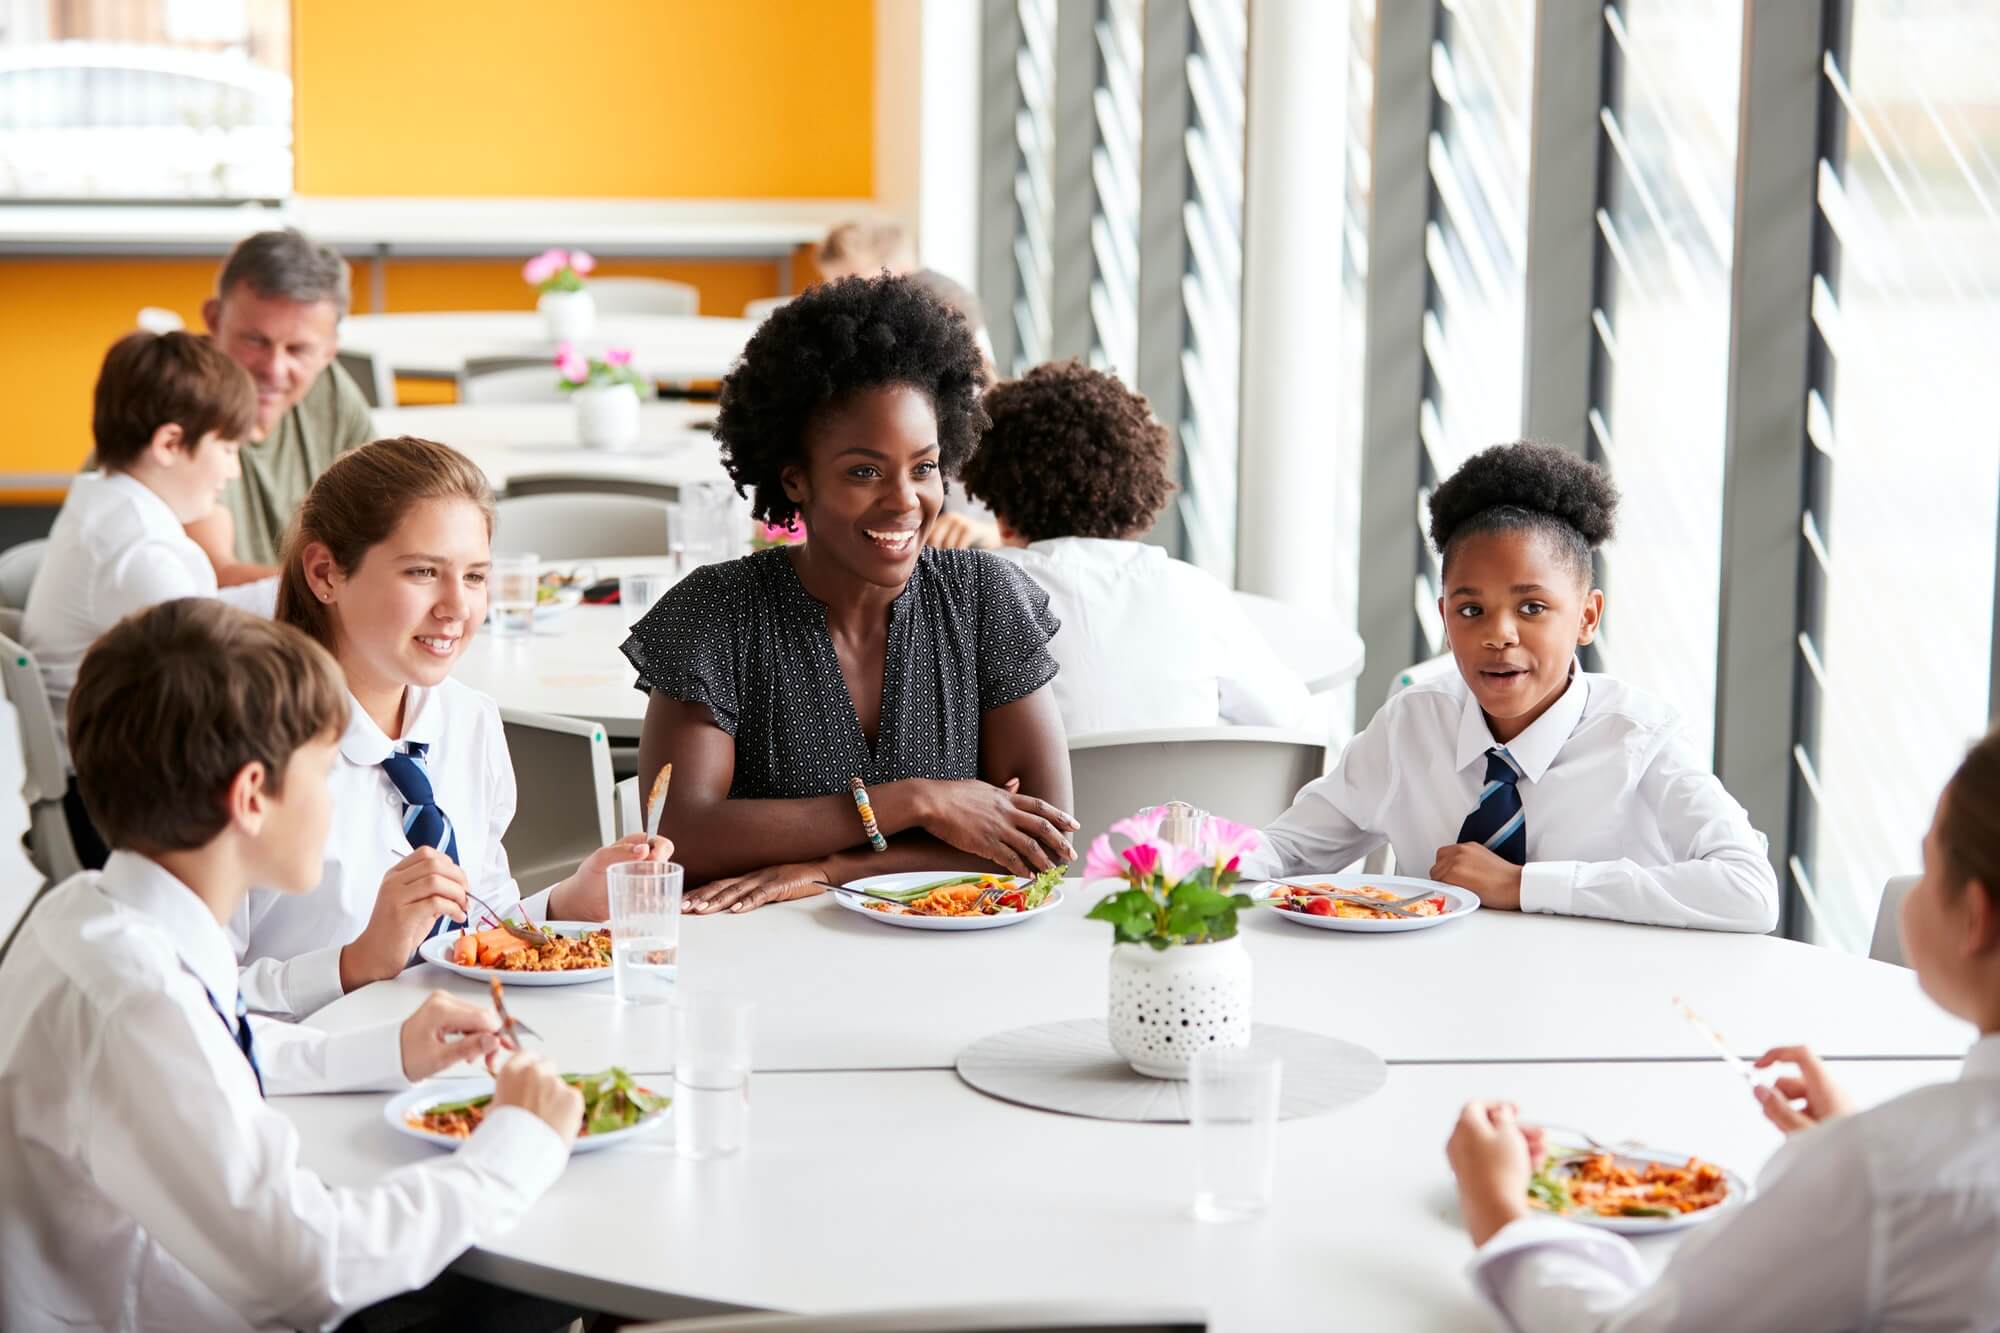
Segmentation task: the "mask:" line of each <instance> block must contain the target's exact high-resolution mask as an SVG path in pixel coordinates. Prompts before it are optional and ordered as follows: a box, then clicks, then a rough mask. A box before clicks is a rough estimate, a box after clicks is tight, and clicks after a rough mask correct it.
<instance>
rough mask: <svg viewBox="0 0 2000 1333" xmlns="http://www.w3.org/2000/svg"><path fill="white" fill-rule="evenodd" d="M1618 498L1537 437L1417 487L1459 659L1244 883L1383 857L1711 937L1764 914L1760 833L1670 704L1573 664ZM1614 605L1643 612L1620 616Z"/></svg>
mask: <svg viewBox="0 0 2000 1333" xmlns="http://www.w3.org/2000/svg"><path fill="white" fill-rule="evenodd" d="M1617 506H1618V493H1617V492H1616V491H1615V490H1614V489H1613V488H1612V486H1611V482H1610V480H1609V479H1608V478H1606V477H1605V475H1604V473H1603V472H1602V471H1600V470H1599V469H1598V468H1597V467H1596V465H1594V464H1592V463H1590V462H1587V461H1586V460H1584V459H1583V458H1580V457H1578V456H1577V455H1575V454H1572V453H1569V452H1567V451H1566V450H1562V449H1557V448H1554V447H1552V446H1549V445H1543V444H1509V445H1500V446H1496V447H1495V448H1492V449H1487V450H1484V451H1483V452H1481V453H1479V454H1476V455H1474V456H1473V457H1472V458H1470V459H1468V460H1467V461H1466V463H1465V464H1464V465H1463V466H1462V467H1460V468H1459V470H1458V471H1457V472H1455V473H1453V474H1452V475H1451V477H1450V478H1449V479H1447V480H1446V481H1445V482H1444V483H1443V484H1442V485H1440V486H1439V487H1438V488H1437V490H1436V491H1435V492H1434V493H1433V494H1432V496H1431V542H1432V544H1433V545H1435V546H1436V547H1437V550H1438V554H1439V559H1440V568H1441V570H1442V573H1443V595H1442V596H1440V597H1439V598H1438V612H1439V614H1440V615H1442V616H1443V617H1444V624H1445V632H1446V635H1447V637H1448V638H1449V640H1450V643H1451V654H1452V657H1453V659H1454V660H1455V664H1456V665H1457V667H1458V670H1457V671H1456V672H1454V673H1453V674H1451V675H1450V676H1449V677H1447V678H1445V679H1443V680H1438V681H1432V682H1428V683H1425V684H1421V685H1414V686H1411V687H1410V688H1408V689H1405V690H1404V691H1402V692H1401V693H1400V694H1397V695H1395V696H1394V697H1392V698H1391V699H1390V700H1389V701H1388V702H1387V703H1385V704H1384V705H1382V708H1381V710H1380V711H1379V712H1377V713H1376V714H1375V717H1374V719H1373V720H1372V721H1370V722H1369V724H1368V726H1367V728H1366V729H1365V730H1364V731H1363V732H1362V733H1361V734H1360V735H1359V736H1356V737H1355V738H1354V740H1353V741H1352V742H1351V743H1350V744H1349V745H1348V747H1347V749H1346V750H1345V751H1344V752H1343V753H1342V754H1341V756H1340V760H1339V762H1338V763H1337V764H1336V765H1335V767H1334V769H1333V771H1332V772H1331V773H1329V774H1327V776H1325V777H1323V778H1321V779H1319V780H1318V781H1316V782H1313V783H1311V784H1309V785H1308V786H1307V787H1306V788H1305V789H1304V790H1303V791H1301V792H1300V793H1299V795H1298V798H1297V799H1296V800H1295V801H1293V803H1292V807H1291V809H1289V810H1287V811H1286V812H1285V813H1284V814H1282V815H1280V816H1279V817H1278V818H1277V820H1276V821H1275V822H1273V823H1272V825H1271V826H1270V827H1269V828H1267V829H1266V830H1264V845H1263V846H1262V847H1261V848H1260V849H1258V850H1257V851H1256V852H1254V853H1252V854H1250V855H1248V856H1245V857H1244V858H1243V873H1244V875H1245V876H1246V877H1253V876H1254V877H1258V878H1267V879H1268V878H1278V877H1281V876H1288V875H1289V876H1296V875H1305V874H1325V873H1331V872H1334V871H1338V870H1340V869H1342V868H1343V867H1345V866H1346V865H1348V864H1349V863H1350V862H1352V861H1353V860H1354V859H1355V858H1356V857H1358V856H1360V855H1362V854H1363V853H1365V852H1368V851H1370V850H1372V849H1373V848H1375V847H1376V846H1379V845H1380V844H1381V843H1383V842H1384V841H1386V842H1388V843H1389V844H1390V845H1391V846H1392V847H1394V848H1395V852H1396V865H1397V868H1398V869H1399V870H1400V871H1402V873H1404V874H1406V875H1425V876H1428V877H1429V878H1431V879H1434V880H1440V881H1443V882H1444V883H1447V884H1456V885H1459V886H1461V887H1463V888H1468V889H1471V890H1472V891H1473V892H1475V893H1477V894H1478V895H1479V900H1480V902H1481V903H1482V904H1483V905H1485V906H1487V907H1500V908H1509V909H1515V910H1519V911H1523V912H1554V913H1561V914H1567V915H1572V916H1596V917H1609V918H1612V919H1615V920H1621V921H1638V922H1646V923H1651V924H1656V925H1668V926H1699V927H1704V928H1706V929H1710V930H1744V931H1767V930H1770V929H1772V928H1773V927H1774V926H1776V925H1777V923H1778V879H1777V874H1776V872H1775V871H1774V870H1773V869H1772V867H1771V863H1770V860H1769V859H1768V858H1767V856H1766V855H1765V843H1764V839H1763V838H1762V837H1761V836H1760V835H1759V834H1758V833H1757V831H1756V830H1755V829H1754V828H1752V827H1751V826H1750V817H1749V815H1748V814H1747V813H1746V812H1745V811H1744V809H1743V807H1742V806H1741V805H1739V804H1738V803H1737V802H1736V801H1735V800H1734V799H1733V798H1732V797H1731V796H1730V795H1729V793H1728V792H1727V791H1726V790H1725V789H1724V788H1723V786H1722V783H1721V782H1720V781H1719V780H1718V779H1717V778H1716V776H1715V775H1714V774H1713V773H1712V772H1710V771H1709V769H1708V766H1707V765H1706V764H1704V763H1702V762H1701V761H1700V760H1699V759H1698V758H1697V757H1696V756H1695V755H1694V754H1693V753H1692V752H1691V751H1690V750H1689V748H1688V746H1687V744H1686V742H1685V741H1683V740H1682V739H1681V736H1680V733H1679V726H1678V719H1677V717H1676V716H1675V714H1674V711H1673V710H1672V709H1671V708H1669V707H1667V705H1666V704H1664V703H1662V702H1661V701H1660V700H1658V699H1655V698H1653V697H1652V696H1650V695H1647V694H1645V693H1643V692H1641V691H1639V690H1635V689H1633V688H1632V687H1631V686H1629V685H1625V684H1623V683H1622V682H1620V681H1618V680H1616V679H1615V678H1613V677H1610V676H1604V675H1593V674H1586V673H1584V672H1582V671H1580V670H1578V669H1577V661H1576V650H1577V648H1578V647H1580V646H1582V645H1584V644H1587V643H1589V642H1590V641H1591V640H1592V639H1593V638H1595V637H1596V635H1597V626H1598V622H1599V620H1600V618H1601V617H1602V616H1603V614H1604V593H1603V592H1602V591H1601V590H1599V589H1597V588H1594V587H1592V586H1591V582H1592V573H1591V552H1592V551H1593V550H1594V549H1595V548H1596V547H1598V546H1599V545H1601V544H1602V543H1604V542H1605V541H1606V540H1608V539H1609V538H1610V536H1611V530H1612V518H1613V515H1614V514H1615V512H1616V510H1617ZM1631 614H1642V612H1639V611H1634V612H1632V613H1631Z"/></svg>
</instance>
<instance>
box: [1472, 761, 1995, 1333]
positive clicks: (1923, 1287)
mask: <svg viewBox="0 0 2000 1333" xmlns="http://www.w3.org/2000/svg"><path fill="white" fill-rule="evenodd" d="M1923 856H1924V873H1923V877H1922V878H1921V879H1920V880H1918V882H1917V884H1916V886H1915V887H1914V888H1912V889H1911V890H1910V892H1909V894H1908V896H1907V897H1905V898H1904V899H1903V906H1902V918H1901V928H1902V937H1903V949H1904V952H1905V953H1906V954H1907V955H1908V957H1909V959H1910V962H1911V964H1912V966H1914V967H1915V969H1916V973H1917V981H1918V982H1919V983H1920V984H1921V985H1922V986H1923V988H1924V993H1925V994H1927V995H1929V996H1930V997H1931V999H1933V1000H1935V1001H1937V1003H1938V1004H1939V1005H1941V1006H1942V1007H1943V1008H1944V1009H1946V1010H1947V1011H1949V1012H1950V1013H1953V1014H1956V1015H1957V1016H1958V1017H1960V1018H1963V1019H1966V1020H1968V1021H1970V1022H1971V1023H1973V1024H1974V1025H1975V1026H1977V1027H1978V1029H1979V1032H1980V1037H1979V1040H1978V1042H1977V1043H1975V1044H1974V1045H1973V1047H1972V1049H1971V1050H1970V1051H1969V1052H1967V1054H1966V1057H1965V1065H1964V1067H1963V1069H1962V1070H1961V1071H1960V1073H1959V1077H1958V1081H1957V1082H1955V1083H1943V1084H1939V1085H1937V1086H1935V1087H1929V1088H1920V1089H1918V1090H1917V1091H1915V1092H1912V1093H1909V1094H1907V1095H1905V1096H1902V1097H1898V1098H1896V1099H1895V1100H1893V1101H1890V1102H1886V1103H1884V1104H1883V1105H1881V1106H1878V1107H1876V1108H1875V1109H1874V1110H1871V1111H1864V1112H1861V1113H1860V1114H1858V1115H1857V1114H1852V1113H1851V1108H1850V1103H1849V1102H1848V1099H1847V1097H1846V1096H1845V1094H1843V1093H1842V1092H1841V1090H1840V1088H1839V1087H1838V1086H1837V1085H1835V1084H1834V1082H1833V1081H1832V1080H1831V1079H1830V1078H1829V1077H1828V1075H1827V1072H1826V1068H1825V1066H1823V1065H1822V1064H1821V1063H1820V1062H1819V1060H1818V1059H1816V1058H1815V1057H1814V1056H1813V1054H1812V1052H1811V1051H1809V1050H1806V1049H1805V1048H1803V1047H1792V1046H1787V1047H1780V1048H1778V1049H1776V1050H1773V1051H1769V1052H1766V1053H1765V1055H1764V1056H1763V1058H1761V1059H1760V1060H1758V1061H1757V1063H1758V1065H1759V1066H1760V1067H1768V1066H1771V1065H1776V1064H1792V1065H1796V1066H1797V1067H1798V1071H1799V1072H1798V1075H1797V1076H1796V1077H1791V1076H1787V1077H1784V1078H1780V1079H1778V1080H1777V1082H1776V1083H1774V1084H1773V1085H1771V1086H1770V1087H1765V1088H1760V1089H1758V1092H1757V1100H1758V1102H1759V1104H1760V1105H1761V1106H1762V1107H1763V1110H1764V1114H1765V1115H1766V1116H1767V1117H1768V1118H1769V1119H1770V1120H1771V1122H1772V1123H1773V1124H1775V1125H1777V1126H1778V1128H1779V1129H1782V1130H1784V1131H1785V1132H1786V1133H1787V1134H1789V1135H1791V1136H1792V1137H1791V1139H1790V1140H1789V1141H1788V1142H1787V1143H1786V1144H1785V1146H1784V1147H1783V1148H1782V1149H1780V1150H1779V1152H1778V1154H1777V1156H1775V1157H1774V1158H1772V1159H1771V1162H1770V1165H1768V1166H1767V1167H1765V1169H1764V1173H1763V1176H1762V1178H1761V1179H1760V1180H1759V1181H1758V1183H1757V1193H1756V1197H1754V1198H1753V1199H1751V1200H1750V1202H1749V1203H1748V1204H1746V1205H1745V1206H1744V1207H1742V1208H1739V1209H1736V1210H1735V1211H1734V1212H1733V1213H1732V1214H1731V1215H1730V1216H1728V1217H1719V1218H1717V1219H1716V1220H1715V1221H1713V1222H1711V1223H1709V1224H1708V1225H1707V1226H1704V1227H1702V1228H1701V1229H1700V1230H1699V1231H1698V1232H1696V1233H1695V1234H1694V1235H1693V1236H1691V1237H1689V1239H1688V1240H1687V1241H1686V1243H1684V1244H1683V1245H1682V1246H1681V1248H1680V1249H1679V1250H1677V1251H1675V1253H1674V1256H1673V1258H1672V1259H1671V1260H1669V1261H1668V1263H1667V1266H1666V1269H1665V1270H1664V1271H1663V1272H1662V1273H1661V1274H1660V1276H1659V1278H1658V1279H1657V1280H1653V1279H1651V1278H1649V1276H1648V1273H1647V1268H1646V1266H1645V1265H1644V1264H1643V1263H1642V1262H1641V1261H1640V1259H1639V1255H1638V1252H1637V1251H1635V1250H1634V1249H1633V1248H1632V1246H1631V1245H1630V1244H1629V1243H1628V1242H1627V1241H1625V1240H1624V1239H1622V1238H1620V1237H1618V1236H1613V1235H1608V1234H1606V1233H1604V1232H1602V1231H1591V1230H1587V1229H1585V1228H1583V1227H1580V1226H1577V1225H1576V1224H1574V1223H1571V1222H1566V1221H1562V1220H1560V1219H1557V1218H1550V1217H1539V1218H1537V1217H1532V1216H1530V1214H1529V1212H1528V1208H1527V1188H1528V1175H1529V1172H1530V1170H1531V1169H1532V1168H1531V1159H1532V1158H1534V1157H1535V1156H1537V1155H1539V1153H1540V1151H1541V1145H1540V1132H1539V1131H1538V1130H1532V1129H1528V1128H1526V1127H1524V1126H1523V1125H1521V1124H1520V1122H1519V1121H1518V1120H1517V1119H1516V1112H1515V1109H1514V1108H1513V1107H1512V1106H1510V1105H1507V1104H1505V1103H1490V1102H1473V1103H1471V1104H1470V1105H1468V1106H1467V1107H1466V1108H1465V1111H1464V1113H1463V1114H1462V1115H1461V1116H1460V1118H1459V1123H1458V1128H1457V1130H1456V1131H1455V1132H1454V1133H1453V1134H1452V1136H1451V1142H1450V1144H1449V1146H1448V1148H1447V1150H1446V1151H1447V1153H1448V1155H1449V1156H1450V1159H1451V1164H1452V1170H1453V1171H1454V1172H1455V1173H1456V1174H1457V1176H1458V1190H1459V1203H1460V1208H1461V1210H1462V1212H1463V1213H1464V1215H1465V1225H1466V1230H1467V1231H1469V1232H1470V1233H1471V1235H1472V1240H1473V1243H1474V1244H1475V1245H1478V1246H1479V1247H1480V1248H1479V1253H1478V1255H1477V1256H1476V1257H1475V1258H1474V1260H1473V1268H1472V1275H1473V1281H1474V1283H1475V1284H1476V1285H1477V1287H1478V1288H1479V1291H1480V1293H1481V1294H1482V1295H1483V1296H1484V1297H1486V1299H1487V1300H1489V1301H1491V1302H1492V1303H1493V1304H1494V1305H1496V1306H1497V1307H1499V1309H1500V1310H1501V1311H1502V1312H1503V1313H1504V1315H1505V1316H1506V1318H1507V1320H1508V1323H1509V1326H1510V1327H1512V1328H1515V1329H1519V1330H1522V1333H1537V1330H1542V1329H1551V1330H1553V1329H1561V1330H1564V1331H1565V1333H1567V1331H1568V1330H1572V1329H1574V1330H1593V1329H1594V1330H1613V1329H1621V1330H1640V1329H1644V1330H1646V1331H1647V1333H1675V1331H1676V1330H1688V1331H1689V1333H1692V1331H1693V1330H1696V1329H1712V1328H1729V1329H1744V1330H1756V1329H1772V1330H1779V1329H1784V1330H1789V1329H1802V1328H1813V1329H1864V1328H1867V1329H1875V1328H1907V1329H1914V1328H1926V1329H1929V1328H1935V1329H1945V1328H1950V1329H1971V1328H1981V1329H1990V1328H1993V1327H1995V1321H1996V1319H2000V732H1994V733H1992V734H1990V735H1988V736H1987V737H1986V739H1985V740H1983V741H1981V742H1980V743H1979V744H1978V745H1977V746H1976V747H1974V749H1973V751H1972V753H1971V754H1970V755H1968V756H1967V757H1966V760H1965V762H1964V763H1963V764H1961V765H1960V766H1959V769H1958V772H1957V773H1956V774H1955V775H1954V776H1953V777H1952V779H1951V783H1950V785H1949V786H1947V787H1946V788H1945V790H1944V795H1943V796H1942V797H1941V798H1940V799H1939V801H1938V806H1937V813H1936V815H1935V817H1934V818H1933V819H1932V821H1931V828H1930V832H1929V834H1928V835H1926V836H1925V838H1924V844H1923Z"/></svg>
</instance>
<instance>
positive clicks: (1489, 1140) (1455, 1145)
mask: <svg viewBox="0 0 2000 1333" xmlns="http://www.w3.org/2000/svg"><path fill="white" fill-rule="evenodd" d="M1516 1114H1517V1113H1516V1111H1515V1109H1514V1104H1513V1103H1512V1102H1467V1103H1466V1104H1465V1109H1464V1110H1463V1111H1461V1112H1459V1116H1458V1127H1457V1128H1456V1129H1454V1130H1452V1132H1451V1139H1450V1141H1449V1142H1447V1143H1446V1144H1445V1146H1444V1155H1445V1157H1446V1159H1447V1160H1449V1161H1450V1162H1451V1171H1452V1174H1453V1175H1455V1176H1457V1177H1458V1210H1459V1212H1460V1214H1461V1215H1463V1217H1464V1218H1465V1230H1466V1233H1467V1234H1468V1235H1470V1236H1471V1237H1472V1243H1473V1244H1474V1245H1484V1244H1485V1243H1486V1242H1487V1241H1489V1240H1491V1239H1492V1238H1493V1236H1494V1234H1495V1233H1496V1232H1498V1231H1499V1230H1500V1229H1501V1228H1502V1227H1504V1226H1506V1225H1507V1224H1508V1223H1509V1222H1513V1221H1515V1220H1517V1219H1519V1218H1523V1217H1526V1216H1527V1215H1528V1177H1529V1175H1531V1174H1532V1173H1533V1171H1534V1169H1535V1167H1534V1163H1535V1158H1536V1157H1537V1156H1539V1155H1540V1152H1541V1144H1540V1140H1541V1133H1540V1131H1539V1130H1534V1131H1530V1130H1527V1129H1524V1128H1523V1127H1522V1126H1521V1124H1520V1122H1519V1121H1518V1120H1517V1119H1516Z"/></svg>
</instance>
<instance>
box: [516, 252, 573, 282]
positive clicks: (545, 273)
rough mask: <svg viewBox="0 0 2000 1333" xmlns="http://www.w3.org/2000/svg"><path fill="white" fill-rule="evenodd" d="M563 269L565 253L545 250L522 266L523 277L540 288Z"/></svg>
mask: <svg viewBox="0 0 2000 1333" xmlns="http://www.w3.org/2000/svg"><path fill="white" fill-rule="evenodd" d="M562 268H563V252H562V251H560V250H544V251H542V252H541V253H540V254H538V255H536V256H535V257H534V258H533V259H530V260H529V261H528V262H527V263H525V264H523V265H521V276H522V277H523V278H526V279H527V280H528V281H529V282H530V283H531V284H533V285H534V286H537V287H539V286H541V285H542V284H543V283H545V282H547V281H548V280H549V279H550V278H553V277H554V276H555V275H556V274H558V273H560V272H562Z"/></svg>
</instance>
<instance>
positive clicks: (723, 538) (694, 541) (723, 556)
mask: <svg viewBox="0 0 2000 1333" xmlns="http://www.w3.org/2000/svg"><path fill="white" fill-rule="evenodd" d="M680 493H681V498H680V507H681V533H682V535H681V537H680V541H681V544H682V545H683V547H684V548H685V549H686V551H687V563H688V565H689V567H690V568H692V567H693V566H695V565H710V564H715V563H716V562H718V561H721V560H733V559H735V558H736V557H737V556H739V555H742V554H743V551H744V548H745V547H746V546H747V545H748V544H749V541H750V518H749V511H748V509H747V507H746V506H745V505H744V503H743V502H742V497H740V496H738V495H737V494H736V488H735V487H733V486H731V485H730V484H729V483H728V482H726V481H698V482H691V483H689V484H688V485H685V486H682V487H681V492H680ZM669 535H670V537H671V532H670V534H669Z"/></svg>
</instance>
